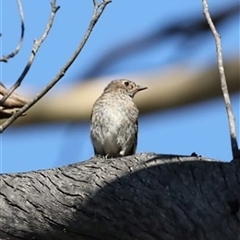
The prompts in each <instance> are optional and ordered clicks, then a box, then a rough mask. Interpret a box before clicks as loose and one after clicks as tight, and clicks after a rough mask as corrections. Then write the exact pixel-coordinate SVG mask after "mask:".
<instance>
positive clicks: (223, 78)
mask: <svg viewBox="0 0 240 240" xmlns="http://www.w3.org/2000/svg"><path fill="white" fill-rule="evenodd" d="M202 3H203V13H204V15H205V17H206V19H207V22H208V24H209V26H210V29H211V31H212V34H213V36H214V39H215V43H216V51H217V60H218V69H219V74H220V82H221V89H222V94H223V99H224V102H225V105H226V111H227V116H228V123H229V129H230V138H231V147H232V155H233V159H236V158H237V157H240V156H239V149H238V143H237V134H236V126H235V120H234V114H233V111H232V107H231V101H230V97H229V93H228V87H227V82H226V76H225V72H224V67H223V56H222V47H221V38H220V35H219V34H218V32H217V30H216V28H215V26H214V23H213V21H212V19H211V16H210V13H209V10H208V3H207V0H202Z"/></svg>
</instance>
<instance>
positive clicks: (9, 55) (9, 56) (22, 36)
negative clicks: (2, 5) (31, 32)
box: [0, 0, 25, 62]
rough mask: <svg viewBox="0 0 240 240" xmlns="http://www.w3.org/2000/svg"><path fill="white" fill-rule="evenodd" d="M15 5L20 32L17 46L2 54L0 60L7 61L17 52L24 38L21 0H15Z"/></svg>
mask: <svg viewBox="0 0 240 240" xmlns="http://www.w3.org/2000/svg"><path fill="white" fill-rule="evenodd" d="M17 5H18V11H19V15H20V20H21V34H20V39H19V42H18V45H17V47H16V48H15V50H14V51H13V52H11V53H10V54H8V55H6V56H3V57H2V58H0V62H7V61H8V59H10V58H13V57H14V56H15V55H17V54H18V52H19V51H20V49H21V47H22V43H23V38H24V31H25V25H24V14H23V8H22V3H21V0H17Z"/></svg>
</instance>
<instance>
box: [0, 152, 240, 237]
mask: <svg viewBox="0 0 240 240" xmlns="http://www.w3.org/2000/svg"><path fill="white" fill-rule="evenodd" d="M0 177H1V191H0V200H1V212H0V239H41V240H42V239H53V240H55V239H64V240H67V239H74V240H77V239H81V240H82V239H83V240H90V239H91V240H92V239H99V240H100V239H101V240H106V239H111V240H115V239H116V240H120V239H121V240H130V239H131V240H134V239H138V240H176V239H177V240H178V239H184V240H188V239H189V240H195V239H201V240H215V239H217V240H227V239H229V240H235V239H236V240H237V239H240V209H239V206H240V165H239V163H238V161H235V162H231V163H227V162H219V161H212V160H208V159H201V158H200V157H195V156H192V157H187V156H173V155H156V154H140V155H135V156H129V157H125V158H121V159H120V158H118V159H102V158H92V159H90V160H89V161H86V162H81V163H77V164H73V165H69V166H65V167H61V168H55V169H50V170H42V171H35V172H28V173H20V174H4V175H1V176H0Z"/></svg>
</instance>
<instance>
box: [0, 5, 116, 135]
mask: <svg viewBox="0 0 240 240" xmlns="http://www.w3.org/2000/svg"><path fill="white" fill-rule="evenodd" d="M110 2H111V0H103V1H102V2H101V4H97V5H94V11H93V16H92V19H91V21H90V23H89V26H88V28H87V30H86V32H85V34H84V36H83V38H82V40H81V41H80V43H79V46H78V47H77V49H76V51H75V52H74V53H73V55H72V56H71V57H70V59H69V60H68V62H67V63H66V64H65V65H64V66H63V67H62V69H60V71H59V73H58V74H57V75H56V76H55V78H54V79H53V80H52V81H51V82H50V83H49V84H48V85H47V86H46V87H45V88H44V89H43V90H42V91H41V92H40V93H39V94H37V96H36V97H35V98H33V99H32V100H30V101H29V102H28V103H27V104H26V105H25V106H24V107H23V108H21V109H20V110H19V111H18V112H16V113H15V114H14V115H13V116H11V117H10V118H9V119H8V120H6V121H5V122H4V123H3V124H2V125H1V126H0V133H2V132H3V131H4V130H5V129H6V128H7V127H8V126H10V125H11V124H12V123H13V122H14V121H15V120H16V119H17V118H18V117H19V116H21V115H22V114H23V113H24V112H26V111H27V110H28V109H29V108H30V107H32V106H33V105H34V104H35V103H36V102H38V101H39V100H40V99H41V98H42V97H43V96H44V95H45V94H46V93H47V92H48V91H49V90H50V89H51V88H52V87H53V86H54V85H55V84H56V83H57V82H58V81H59V80H60V79H61V78H62V77H63V76H64V75H65V73H66V72H67V70H68V69H69V67H70V66H71V65H72V63H73V62H74V61H75V59H76V58H77V56H78V55H79V53H80V52H81V50H82V49H83V47H84V45H85V44H86V42H87V40H88V38H89V36H90V34H91V32H92V30H93V28H94V26H95V24H96V23H97V21H98V20H99V18H100V16H101V15H102V13H103V11H104V9H105V7H106V6H107V4H108V3H110Z"/></svg>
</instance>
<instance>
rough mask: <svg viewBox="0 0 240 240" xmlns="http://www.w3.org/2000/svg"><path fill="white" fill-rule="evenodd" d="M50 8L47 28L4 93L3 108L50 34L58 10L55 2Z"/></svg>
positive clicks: (35, 41)
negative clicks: (21, 70)
mask: <svg viewBox="0 0 240 240" xmlns="http://www.w3.org/2000/svg"><path fill="white" fill-rule="evenodd" d="M51 8H52V11H51V15H50V19H49V21H48V23H47V26H46V29H45V31H44V33H43V35H42V37H41V38H40V39H39V40H37V39H35V40H34V45H33V48H32V51H31V54H30V57H29V60H28V62H27V65H26V67H25V68H24V70H23V72H22V73H21V75H20V77H19V78H18V80H17V81H16V82H15V83H14V84H13V86H12V87H11V88H10V89H9V90H8V92H7V93H6V95H5V96H4V97H3V98H2V99H1V100H0V106H3V103H4V102H5V101H6V100H7V98H8V97H9V96H10V95H11V94H12V93H13V92H14V91H15V90H16V89H17V88H18V87H19V86H20V85H21V83H22V81H23V79H24V77H25V76H26V75H27V73H28V71H29V69H30V68H31V66H32V63H33V61H34V59H35V56H36V54H37V52H38V50H39V48H40V47H41V45H42V43H43V41H44V40H45V39H46V37H47V35H48V33H49V32H50V30H51V28H52V24H53V21H54V18H55V16H56V12H57V11H58V9H59V8H60V7H59V6H56V0H53V1H52V2H51Z"/></svg>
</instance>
